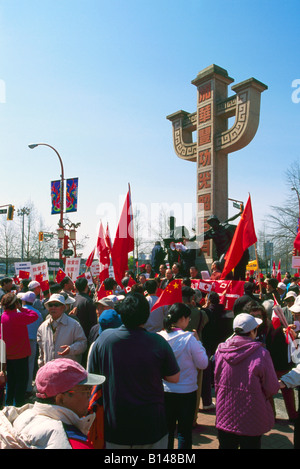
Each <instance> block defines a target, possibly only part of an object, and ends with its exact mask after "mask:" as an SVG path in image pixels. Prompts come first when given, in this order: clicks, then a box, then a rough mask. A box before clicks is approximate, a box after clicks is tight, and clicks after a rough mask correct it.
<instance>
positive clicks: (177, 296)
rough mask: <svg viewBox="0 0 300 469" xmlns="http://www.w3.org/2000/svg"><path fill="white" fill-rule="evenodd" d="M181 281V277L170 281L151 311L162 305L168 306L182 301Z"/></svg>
mask: <svg viewBox="0 0 300 469" xmlns="http://www.w3.org/2000/svg"><path fill="white" fill-rule="evenodd" d="M181 282H182V280H181V279H175V280H172V282H170V283H169V284H168V285H167V286H166V288H165V289H164V290H163V291H162V294H161V295H160V297H159V298H158V300H157V301H156V303H155V304H154V306H153V307H152V309H151V311H154V310H155V309H156V308H159V307H160V306H168V305H172V304H174V303H182V289H181Z"/></svg>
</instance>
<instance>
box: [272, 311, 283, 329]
mask: <svg viewBox="0 0 300 469" xmlns="http://www.w3.org/2000/svg"><path fill="white" fill-rule="evenodd" d="M271 321H272V325H273V327H274V329H278V327H280V326H281V322H280V319H279V317H278V315H277V313H276V311H274V310H273V311H272V317H271Z"/></svg>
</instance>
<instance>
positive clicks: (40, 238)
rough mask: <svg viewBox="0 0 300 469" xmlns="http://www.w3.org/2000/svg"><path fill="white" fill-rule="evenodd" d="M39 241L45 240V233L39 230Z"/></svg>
mask: <svg viewBox="0 0 300 469" xmlns="http://www.w3.org/2000/svg"><path fill="white" fill-rule="evenodd" d="M39 241H44V233H43V232H42V231H40V232H39Z"/></svg>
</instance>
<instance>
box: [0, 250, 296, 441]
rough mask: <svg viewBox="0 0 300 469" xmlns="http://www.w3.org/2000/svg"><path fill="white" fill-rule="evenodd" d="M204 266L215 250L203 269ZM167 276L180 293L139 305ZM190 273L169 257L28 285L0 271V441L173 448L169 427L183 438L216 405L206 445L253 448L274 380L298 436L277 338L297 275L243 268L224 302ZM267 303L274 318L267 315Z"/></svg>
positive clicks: (287, 346) (270, 406) (289, 312)
mask: <svg viewBox="0 0 300 469" xmlns="http://www.w3.org/2000/svg"><path fill="white" fill-rule="evenodd" d="M158 250H159V249H158ZM218 273H220V266H219V265H218V263H217V262H215V263H214V264H213V266H212V269H211V273H210V278H211V279H212V280H218V279H219V278H220V276H219V275H218ZM175 279H176V280H180V283H181V289H182V302H179V303H178V302H177V303H174V304H172V305H167V306H160V307H157V308H155V309H154V310H153V311H152V308H153V306H154V305H155V303H156V302H157V301H158V299H159V296H160V295H161V293H162V292H163V291H164V289H166V288H167V286H168V285H169V284H170V283H171V282H172V281H173V280H175ZM199 279H201V272H199V271H198V269H197V267H196V266H194V265H191V266H189V272H188V274H187V271H186V269H185V270H184V272H182V265H181V263H180V262H174V264H173V265H171V266H169V265H166V264H164V263H161V264H156V265H155V266H153V265H152V264H151V262H149V263H146V264H144V265H142V266H140V267H139V273H138V274H134V273H133V272H130V271H127V272H126V273H125V276H124V278H123V280H122V285H118V284H117V282H116V281H115V280H114V279H113V278H107V279H105V280H104V281H103V282H102V284H101V285H99V282H98V279H95V282H94V284H93V285H90V284H89V283H88V281H87V279H86V278H85V277H79V278H78V279H77V280H76V281H75V282H73V281H72V280H71V279H70V278H69V277H65V278H64V279H63V280H62V282H61V283H57V282H55V281H53V282H50V284H49V285H50V288H49V291H46V292H45V291H44V292H42V291H41V287H40V284H39V283H38V282H37V281H35V280H33V281H30V280H23V281H21V283H20V285H15V284H14V283H13V280H12V279H10V278H4V279H2V280H1V281H0V286H1V288H0V301H1V311H0V314H1V320H0V323H1V336H0V338H1V341H3V342H4V343H5V349H6V357H5V360H4V359H3V360H2V361H3V363H0V365H1V368H0V370H1V371H0V408H2V411H1V412H0V448H5V447H19V448H42V449H48V448H69V449H71V448H106V449H112V450H113V449H129V448H144V449H150V448H152V449H173V448H174V445H175V437H176V436H177V447H178V449H191V448H192V445H193V441H192V434H193V429H194V428H195V427H196V426H197V419H198V418H199V416H198V412H199V410H202V411H205V412H211V411H213V412H216V428H217V431H218V439H219V447H220V449H237V448H255V449H257V448H260V447H261V437H262V435H263V434H264V433H266V432H268V431H269V430H271V429H272V427H273V426H274V422H275V418H276V409H275V406H274V400H273V396H274V395H276V394H277V393H278V392H279V391H280V392H282V396H283V398H284V403H285V406H286V410H287V414H288V417H289V419H290V421H291V422H292V423H293V424H294V425H295V448H298V447H299V440H300V436H299V435H300V417H299V413H298V405H297V404H296V402H295V393H294V388H295V387H297V386H298V385H300V379H299V376H300V365H299V369H298V366H297V360H294V361H293V359H292V358H293V357H295V350H294V349H295V345H294V349H293V351H294V355H293V357H292V356H291V342H292V343H293V344H297V340H298V333H299V332H300V295H299V293H300V288H299V285H298V283H299V281H300V278H299V277H298V276H297V275H295V276H294V277H291V276H290V275H289V274H288V273H286V275H285V277H284V279H283V281H282V282H278V280H277V279H275V278H272V276H271V275H269V276H267V277H266V278H264V277H263V276H261V277H259V278H256V277H254V276H252V275H250V274H249V273H248V277H247V279H246V281H245V282H244V295H242V296H241V297H239V298H238V299H237V300H236V301H235V303H234V306H233V310H232V311H230V312H228V311H226V310H225V307H224V304H223V302H222V301H221V298H220V295H219V294H218V293H216V292H215V291H211V292H210V293H208V294H204V293H201V291H200V290H198V289H197V288H195V284H194V283H193V281H194V280H199ZM275 305H277V306H279V307H280V308H281V311H282V314H283V315H284V317H285V323H284V324H281V325H280V326H279V327H275V326H274V323H273V321H272V317H273V310H274V307H275ZM285 324H288V325H289V326H288V328H287V327H286V326H285ZM287 337H290V340H287ZM296 348H297V345H296ZM0 350H1V342H0ZM0 357H1V355H0ZM299 362H300V359H299Z"/></svg>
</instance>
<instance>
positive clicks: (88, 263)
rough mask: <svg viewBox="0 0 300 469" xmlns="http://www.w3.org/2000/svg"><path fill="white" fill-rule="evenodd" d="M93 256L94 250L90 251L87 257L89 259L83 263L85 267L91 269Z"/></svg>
mask: <svg viewBox="0 0 300 469" xmlns="http://www.w3.org/2000/svg"><path fill="white" fill-rule="evenodd" d="M94 256H95V248H94V249H93V250H92V252H91V254H90V255H89V257H88V258H87V261H86V263H85V265H86V266H87V267H91V265H92V263H93V260H94Z"/></svg>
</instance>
